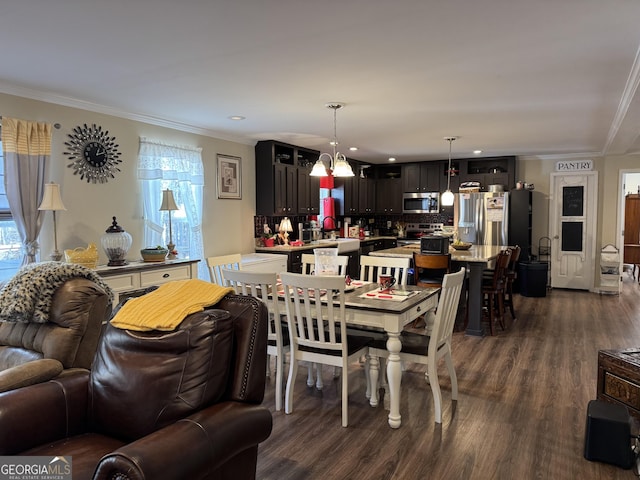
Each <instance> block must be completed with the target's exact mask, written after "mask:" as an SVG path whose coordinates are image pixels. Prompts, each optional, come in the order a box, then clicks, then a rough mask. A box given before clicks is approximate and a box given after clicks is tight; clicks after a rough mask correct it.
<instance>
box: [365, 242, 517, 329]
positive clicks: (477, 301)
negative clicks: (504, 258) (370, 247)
mask: <svg viewBox="0 0 640 480" xmlns="http://www.w3.org/2000/svg"><path fill="white" fill-rule="evenodd" d="M505 248H507V247H505V246H500V245H472V246H471V248H469V249H468V250H456V249H455V248H453V247H451V246H450V247H449V253H450V254H451V263H452V265H454V266H455V265H460V266H462V267H465V268H466V269H467V272H468V276H469V277H468V278H469V287H468V289H469V290H468V295H469V306H468V308H469V312H468V315H469V323H468V324H467V329H466V330H465V333H466V334H467V335H475V336H483V335H484V334H485V331H484V327H483V326H482V303H483V301H482V272H483V271H484V270H485V269H486V268H491V266H492V264H493V262H495V259H496V258H497V257H498V254H499V253H500V252H501V251H502V250H504V249H505ZM414 252H418V253H419V252H420V245H405V246H402V247H395V248H387V249H384V250H376V251H373V252H370V253H369V255H371V256H379V257H403V258H411V259H413V253H414Z"/></svg>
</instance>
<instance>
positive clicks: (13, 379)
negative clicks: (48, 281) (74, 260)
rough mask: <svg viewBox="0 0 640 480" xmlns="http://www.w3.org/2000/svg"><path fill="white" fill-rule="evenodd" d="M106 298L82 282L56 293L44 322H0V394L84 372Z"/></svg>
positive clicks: (75, 281) (97, 288)
mask: <svg viewBox="0 0 640 480" xmlns="http://www.w3.org/2000/svg"><path fill="white" fill-rule="evenodd" d="M110 313H111V300H110V298H109V296H108V294H107V293H106V292H105V290H104V289H103V288H101V287H100V286H99V285H98V284H96V283H95V282H93V281H92V280H89V279H86V278H81V277H77V278H71V279H69V280H67V281H66V282H64V283H63V284H62V285H61V286H60V287H59V288H58V289H56V291H55V293H54V294H53V298H52V300H51V308H50V310H49V317H48V319H47V321H46V322H45V323H36V322H27V323H22V322H8V321H6V322H0V392H5V391H8V390H13V389H15V388H19V387H24V386H27V385H32V384H34V383H39V382H46V381H47V380H49V379H51V378H55V377H57V376H58V375H60V374H62V375H67V374H70V373H71V372H75V371H76V370H77V369H88V368H90V367H91V362H92V361H93V357H94V356H95V353H96V348H97V345H98V339H99V338H100V334H101V332H102V324H103V322H106V321H107V320H108V319H109V315H110Z"/></svg>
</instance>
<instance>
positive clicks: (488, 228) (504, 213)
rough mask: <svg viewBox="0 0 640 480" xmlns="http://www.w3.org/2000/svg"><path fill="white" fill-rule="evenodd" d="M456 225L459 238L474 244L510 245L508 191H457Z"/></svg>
mask: <svg viewBox="0 0 640 480" xmlns="http://www.w3.org/2000/svg"><path fill="white" fill-rule="evenodd" d="M453 205H454V210H453V212H454V213H453V222H454V223H453V224H454V226H455V228H456V229H457V231H458V238H459V239H460V240H462V241H463V242H471V243H473V244H475V245H505V246H506V245H508V241H509V193H508V192H480V193H458V194H456V198H455V201H454V204H453Z"/></svg>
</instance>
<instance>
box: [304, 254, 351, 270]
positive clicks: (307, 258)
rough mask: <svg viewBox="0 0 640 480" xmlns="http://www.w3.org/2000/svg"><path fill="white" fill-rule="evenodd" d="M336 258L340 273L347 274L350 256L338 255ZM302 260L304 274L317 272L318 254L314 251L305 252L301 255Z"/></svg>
mask: <svg viewBox="0 0 640 480" xmlns="http://www.w3.org/2000/svg"><path fill="white" fill-rule="evenodd" d="M334 258H335V262H336V264H337V266H338V275H346V274H347V266H348V264H349V257H347V256H346V255H338V256H336V257H334ZM301 261H302V273H303V274H305V275H312V274H314V273H315V268H316V256H315V255H314V254H313V253H303V254H302V255H301Z"/></svg>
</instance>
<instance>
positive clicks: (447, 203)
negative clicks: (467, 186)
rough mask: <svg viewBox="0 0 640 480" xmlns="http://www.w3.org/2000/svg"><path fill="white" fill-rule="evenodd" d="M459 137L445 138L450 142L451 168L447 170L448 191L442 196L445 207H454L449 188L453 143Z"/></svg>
mask: <svg viewBox="0 0 640 480" xmlns="http://www.w3.org/2000/svg"><path fill="white" fill-rule="evenodd" d="M457 138H458V137H444V139H445V140H446V141H447V142H449V168H447V189H446V190H445V191H444V193H443V194H442V198H441V203H442V206H444V207H450V206H451V205H453V199H454V197H453V192H451V189H450V188H449V183H450V182H449V181H450V180H451V143H452V142H453V141H454V140H456V139H457Z"/></svg>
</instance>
